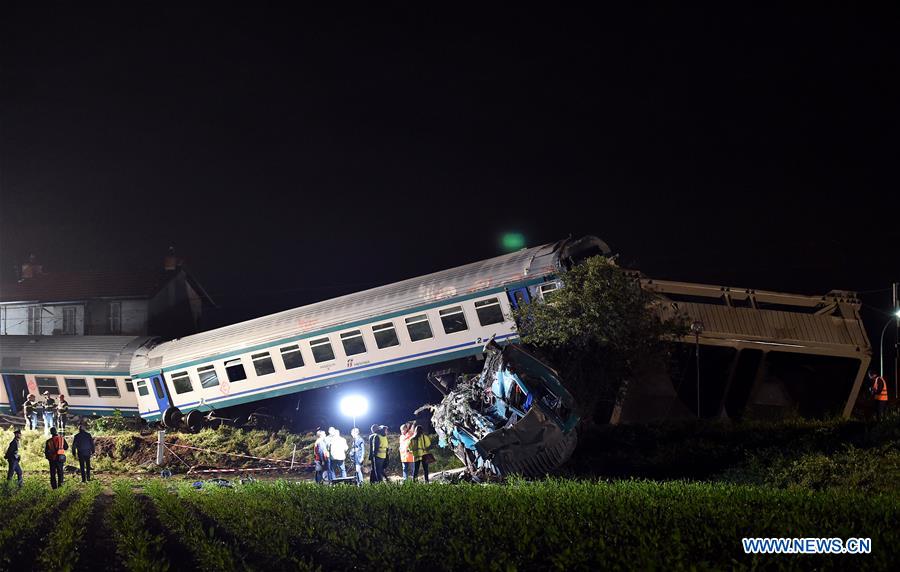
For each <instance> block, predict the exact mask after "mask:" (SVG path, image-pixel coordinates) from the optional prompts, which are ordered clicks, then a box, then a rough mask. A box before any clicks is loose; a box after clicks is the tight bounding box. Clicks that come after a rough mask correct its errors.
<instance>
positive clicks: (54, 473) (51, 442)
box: [44, 427, 69, 489]
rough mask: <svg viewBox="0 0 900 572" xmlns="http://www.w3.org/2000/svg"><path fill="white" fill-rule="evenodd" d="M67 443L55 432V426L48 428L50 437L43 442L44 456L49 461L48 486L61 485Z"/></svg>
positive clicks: (55, 486)
mask: <svg viewBox="0 0 900 572" xmlns="http://www.w3.org/2000/svg"><path fill="white" fill-rule="evenodd" d="M68 448H69V444H68V443H66V440H65V439H64V438H63V437H62V436H61V435H59V434H58V433H57V431H56V427H51V428H50V438H49V439H47V442H46V443H44V456H45V457H46V458H47V461H49V462H50V488H52V489H56V488H59V487H61V486H62V485H63V474H64V469H65V466H66V449H68Z"/></svg>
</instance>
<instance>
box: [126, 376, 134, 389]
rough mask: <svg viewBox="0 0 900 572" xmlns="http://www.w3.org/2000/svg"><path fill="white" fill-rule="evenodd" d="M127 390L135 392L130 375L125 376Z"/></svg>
mask: <svg viewBox="0 0 900 572" xmlns="http://www.w3.org/2000/svg"><path fill="white" fill-rule="evenodd" d="M125 390H126V391H127V392H128V393H134V383H132V382H131V378H130V377H126V378H125Z"/></svg>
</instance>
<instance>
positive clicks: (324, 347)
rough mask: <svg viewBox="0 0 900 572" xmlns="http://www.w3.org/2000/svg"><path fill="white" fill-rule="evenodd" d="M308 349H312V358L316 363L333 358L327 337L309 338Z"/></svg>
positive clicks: (332, 351)
mask: <svg viewBox="0 0 900 572" xmlns="http://www.w3.org/2000/svg"><path fill="white" fill-rule="evenodd" d="M309 349H311V350H312V354H313V359H314V360H316V363H322V362H323V361H330V360H333V359H334V350H333V349H331V342H330V341H329V340H328V338H319V339H317V340H310V341H309Z"/></svg>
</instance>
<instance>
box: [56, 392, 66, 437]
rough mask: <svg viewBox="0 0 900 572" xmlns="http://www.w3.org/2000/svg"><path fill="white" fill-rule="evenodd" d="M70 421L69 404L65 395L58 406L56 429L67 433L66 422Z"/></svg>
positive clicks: (60, 398)
mask: <svg viewBox="0 0 900 572" xmlns="http://www.w3.org/2000/svg"><path fill="white" fill-rule="evenodd" d="M68 419H69V402H68V401H66V396H65V395H60V396H59V403H58V404H57V405H56V428H57V429H59V430H60V431H62V432H63V434H65V433H66V421H67V420H68Z"/></svg>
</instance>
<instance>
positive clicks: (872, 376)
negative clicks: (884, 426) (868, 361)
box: [869, 371, 888, 421]
mask: <svg viewBox="0 0 900 572" xmlns="http://www.w3.org/2000/svg"><path fill="white" fill-rule="evenodd" d="M869 381H870V382H871V383H872V385H871V386H870V387H869V393H871V394H872V398H873V399H875V418H876V419H877V420H878V421H881V420H882V419H884V416H885V414H887V405H888V384H887V381H886V380H885V379H884V377H882V376H880V375H878V374H876V373H875V372H874V371H870V372H869Z"/></svg>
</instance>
